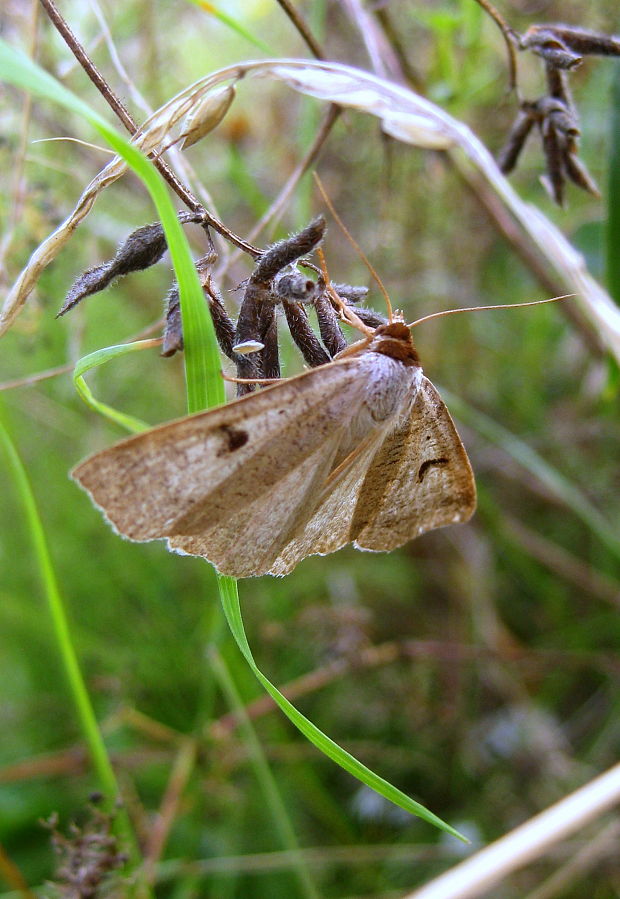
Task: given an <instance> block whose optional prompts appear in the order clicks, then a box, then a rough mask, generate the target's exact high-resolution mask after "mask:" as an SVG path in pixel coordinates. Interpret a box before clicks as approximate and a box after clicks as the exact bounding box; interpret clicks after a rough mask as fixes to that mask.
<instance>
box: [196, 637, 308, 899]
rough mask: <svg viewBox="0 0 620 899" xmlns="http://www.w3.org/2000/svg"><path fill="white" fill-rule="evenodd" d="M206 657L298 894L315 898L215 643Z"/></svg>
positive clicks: (253, 733)
mask: <svg viewBox="0 0 620 899" xmlns="http://www.w3.org/2000/svg"><path fill="white" fill-rule="evenodd" d="M208 658H209V662H210V664H211V668H212V670H213V673H214V674H215V676H216V678H217V680H218V683H219V685H220V687H221V689H222V692H223V693H224V695H225V696H226V698H227V699H228V703H229V705H230V707H231V708H232V709H233V710H234V712H235V713H236V715H237V716H238V718H239V722H240V724H239V727H240V730H241V733H242V736H243V739H244V741H245V744H246V746H247V747H248V749H249V754H250V762H251V764H252V767H253V769H254V774H255V776H256V780H257V781H258V783H259V785H260V788H261V790H262V791H263V795H264V797H265V801H266V804H267V808H268V809H269V811H270V813H271V816H272V818H273V821H274V824H275V827H276V830H277V831H278V834H279V836H280V840H281V842H282V846H283V847H284V848H285V849H286V850H288V851H289V852H291V864H292V866H293V872H294V874H295V875H296V879H297V882H298V885H299V888H300V890H301V895H303V896H306V897H308V899H318V895H319V894H318V893H317V891H316V888H315V886H314V882H313V880H312V877H311V876H310V872H309V870H308V867H307V865H306V864H305V862H304V861H303V859H302V857H301V855H297V854H296V853H297V852H298V851H299V843H298V841H297V837H296V836H295V831H294V830H293V827H292V824H291V820H290V818H289V815H288V812H287V810H286V807H285V805H284V802H283V801H282V796H281V794H280V791H279V789H278V786H277V784H276V781H275V778H274V776H273V774H272V772H271V768H270V767H269V764H268V762H267V759H266V758H265V753H264V752H263V750H262V747H261V744H260V742H259V740H258V737H257V736H256V731H255V730H254V727H253V726H252V722H251V721H250V719H249V717H248V715H247V713H246V711H245V706H244V704H243V701H242V699H241V697H240V695H239V692H238V690H237V687H236V685H235V682H234V680H233V678H232V677H231V674H230V671H229V669H228V666H227V665H226V662H225V661H224V659H223V658H222V656H221V655H220V653H219V651H218V650H217V648H216V647H215V646H211V647H210V649H209V655H208Z"/></svg>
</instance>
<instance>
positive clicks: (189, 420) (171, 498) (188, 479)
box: [72, 365, 361, 541]
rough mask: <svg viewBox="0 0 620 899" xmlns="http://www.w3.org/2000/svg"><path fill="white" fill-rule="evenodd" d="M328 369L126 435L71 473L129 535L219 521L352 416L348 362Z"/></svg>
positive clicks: (146, 536) (188, 530)
mask: <svg viewBox="0 0 620 899" xmlns="http://www.w3.org/2000/svg"><path fill="white" fill-rule="evenodd" d="M330 372H331V375H330V377H329V378H328V379H325V378H324V377H323V372H322V371H321V370H319V369H315V370H313V371H309V372H306V373H305V374H303V375H299V376H298V377H297V378H291V379H290V380H288V381H283V382H282V383H279V384H276V385H274V386H273V387H268V388H266V389H265V390H263V391H261V392H260V393H257V394H251V395H249V396H246V397H242V398H241V399H238V400H234V401H233V402H231V403H229V404H228V405H226V406H222V407H220V408H217V409H213V410H209V411H207V412H200V413H197V414H195V415H190V416H187V417H185V418H181V419H177V420H176V421H172V422H168V423H166V424H164V425H160V426H159V427H155V428H152V429H151V430H149V431H145V432H144V433H142V434H138V435H136V436H135V437H129V438H128V439H126V440H122V441H121V442H120V443H117V444H115V445H114V446H112V447H109V448H108V449H105V450H102V451H101V452H99V453H96V454H95V455H94V456H91V457H89V458H88V459H86V460H85V461H84V462H82V463H81V464H80V465H78V466H77V467H76V468H75V469H74V470H73V472H72V477H73V478H74V479H75V480H76V481H77V482H78V483H79V484H80V486H82V487H83V488H84V489H85V490H86V491H87V492H88V493H89V494H90V496H91V498H92V500H93V502H94V503H95V504H96V505H97V506H98V507H99V508H100V509H101V510H102V511H103V512H104V514H105V516H106V518H107V519H108V520H109V522H110V523H111V524H112V525H113V526H114V528H115V529H116V530H117V531H118V532H119V533H121V534H122V535H123V536H125V537H128V538H129V539H131V540H136V541H145V540H156V539H160V538H163V537H167V536H172V535H177V534H179V535H186V534H196V533H199V532H200V530H201V529H205V528H207V527H208V526H209V525H210V524H213V525H219V524H221V523H222V521H224V520H225V519H226V517H227V516H230V515H231V514H232V513H234V512H235V511H236V510H237V509H239V508H241V509H243V507H244V506H247V505H248V504H249V503H250V502H251V501H252V500H253V499H256V498H258V497H261V496H264V495H265V494H267V495H268V493H269V490H270V489H271V488H273V486H274V484H275V483H277V482H278V480H279V479H280V478H281V477H282V475H283V474H284V473H286V472H288V471H291V470H294V469H295V468H297V467H298V466H299V465H300V464H301V463H302V461H303V460H304V459H305V458H306V457H307V456H309V455H312V454H313V452H314V451H315V450H316V449H317V447H319V446H321V445H322V444H323V443H324V442H325V441H326V440H328V439H329V438H330V436H331V435H332V433H333V432H335V431H337V430H338V429H339V428H340V427H341V426H342V423H343V421H346V417H347V414H348V408H349V405H348V402H349V401H350V399H351V397H352V396H355V395H356V394H357V393H358V392H359V390H361V387H360V386H359V382H357V381H356V378H355V372H354V371H353V370H351V367H350V366H347V367H346V368H344V367H343V366H342V365H334V366H330ZM356 384H357V385H358V386H356ZM209 516H210V520H207V518H208V517H209Z"/></svg>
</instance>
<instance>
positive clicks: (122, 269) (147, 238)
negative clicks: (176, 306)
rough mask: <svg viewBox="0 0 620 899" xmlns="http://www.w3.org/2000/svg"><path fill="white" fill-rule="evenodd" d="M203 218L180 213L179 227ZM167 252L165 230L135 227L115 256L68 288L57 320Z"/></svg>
mask: <svg viewBox="0 0 620 899" xmlns="http://www.w3.org/2000/svg"><path fill="white" fill-rule="evenodd" d="M202 218H203V217H202V216H201V215H198V214H196V213H191V212H182V213H179V221H180V222H181V224H187V223H188V222H199V221H202ZM165 252H166V238H165V235H164V229H163V228H162V226H161V224H160V223H159V222H155V223H154V224H152V225H143V226H142V227H140V228H136V230H135V231H132V233H131V234H130V235H129V237H128V238H127V240H126V241H125V242H124V243H122V244H121V245H120V247H119V248H118V250H117V251H116V255H115V256H114V257H113V258H112V259H110V260H109V261H108V262H103V263H102V264H101V265H96V266H95V267H94V268H90V269H88V270H87V271H85V272H84V274H82V275H80V277H79V278H78V279H77V280H76V281H75V283H74V284H73V286H72V287H71V289H70V291H69V293H68V294H67V298H66V299H65V302H64V304H63V306H62V308H61V310H60V311H59V312H58V313H57V315H56V318H58V317H59V316H61V315H64V314H65V312H68V311H69V310H70V309H73V307H74V306H76V305H77V304H78V303H79V302H80V301H81V300H83V299H84V298H85V297H88V296H90V295H91V294H93V293H98V292H99V291H100V290H103V289H104V288H106V287H108V286H109V285H110V284H111V283H112V281H114V280H115V279H116V278H120V277H122V276H123V275H128V274H129V273H130V272H137V271H142V270H143V269H145V268H149V267H150V266H151V265H155V263H156V262H159V260H160V259H161V257H162V256H163V255H164V253H165Z"/></svg>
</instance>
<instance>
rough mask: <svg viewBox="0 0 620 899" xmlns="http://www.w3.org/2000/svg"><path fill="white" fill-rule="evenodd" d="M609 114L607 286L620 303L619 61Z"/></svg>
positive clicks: (615, 68)
mask: <svg viewBox="0 0 620 899" xmlns="http://www.w3.org/2000/svg"><path fill="white" fill-rule="evenodd" d="M612 65H613V67H614V70H613V80H612V87H611V98H610V99H611V109H610V115H609V164H608V167H607V171H608V174H607V221H606V223H605V256H606V258H605V271H606V274H607V289H608V290H609V293H610V294H611V296H612V297H613V298H614V300H615V301H616V303H618V304H620V253H619V252H618V247H620V62H617V61H614V62H613V63H612Z"/></svg>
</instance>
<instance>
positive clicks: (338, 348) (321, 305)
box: [314, 285, 347, 358]
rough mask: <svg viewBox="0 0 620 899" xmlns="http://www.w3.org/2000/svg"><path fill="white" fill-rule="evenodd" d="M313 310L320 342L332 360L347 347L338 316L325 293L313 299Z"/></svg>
mask: <svg viewBox="0 0 620 899" xmlns="http://www.w3.org/2000/svg"><path fill="white" fill-rule="evenodd" d="M332 286H333V285H332ZM336 292H337V291H336ZM314 308H315V310H316V317H317V321H318V323H319V331H320V333H321V340H322V341H323V343H324V344H325V348H326V350H327V352H328V353H329V355H330V356H331V357H332V358H333V357H334V356H335V355H336V354H337V353H340V352H342V350H344V348H345V347H346V345H347V342H346V340H345V339H344V334H343V333H342V328H341V327H340V324H339V322H338V316H337V315H336V311H335V309H334V307H333V306H332V304H331V300H330V299H329V297H328V295H327V294H326V293H321V294H320V295H319V296H318V297H317V298H316V299H315V301H314Z"/></svg>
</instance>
